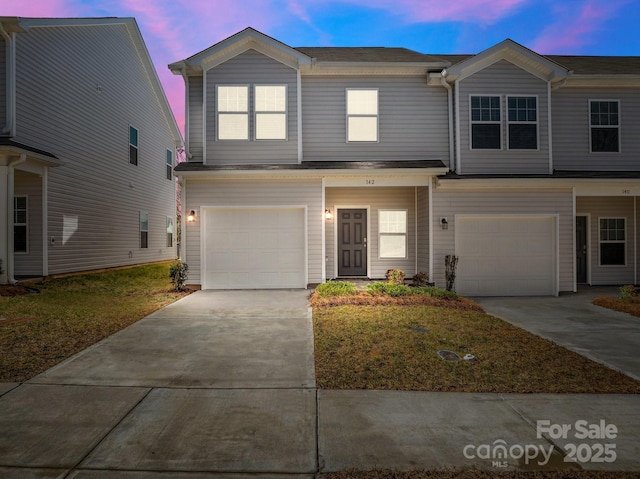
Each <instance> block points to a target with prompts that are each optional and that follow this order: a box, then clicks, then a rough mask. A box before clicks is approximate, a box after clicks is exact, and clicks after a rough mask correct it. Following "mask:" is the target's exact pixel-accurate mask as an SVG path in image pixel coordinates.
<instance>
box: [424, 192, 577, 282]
mask: <svg viewBox="0 0 640 479" xmlns="http://www.w3.org/2000/svg"><path fill="white" fill-rule="evenodd" d="M468 214H472V215H474V214H481V215H482V214H496V215H533V214H535V215H556V214H557V215H559V218H560V222H559V232H558V235H559V236H558V238H559V256H560V259H559V261H560V264H559V270H560V283H559V287H560V291H573V283H574V273H573V256H574V252H573V227H574V226H573V224H574V223H573V193H572V190H571V189H535V190H533V189H532V190H524V189H523V190H500V189H495V190H478V191H443V190H438V189H436V190H435V191H434V192H433V218H432V219H431V227H432V228H433V238H434V240H433V243H434V251H433V260H434V261H433V263H434V265H433V268H434V278H433V279H434V280H435V282H436V284H437V285H438V286H440V287H444V286H445V274H444V258H445V256H446V255H448V254H454V253H455V241H454V239H455V229H456V228H455V215H468ZM442 216H445V217H447V218H448V220H449V228H448V229H447V230H443V229H442V228H441V227H440V225H439V224H438V219H439V218H440V217H442ZM523 254H526V251H523Z"/></svg>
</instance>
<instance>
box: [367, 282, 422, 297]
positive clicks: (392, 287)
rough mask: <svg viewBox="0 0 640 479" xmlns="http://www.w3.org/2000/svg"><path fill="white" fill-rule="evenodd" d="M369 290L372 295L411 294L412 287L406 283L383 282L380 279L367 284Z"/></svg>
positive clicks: (395, 295) (392, 295)
mask: <svg viewBox="0 0 640 479" xmlns="http://www.w3.org/2000/svg"><path fill="white" fill-rule="evenodd" d="M367 291H368V292H369V294H370V295H372V296H391V297H393V298H396V297H398V296H408V295H410V294H411V288H410V287H409V286H405V285H404V284H397V283H383V282H381V281H378V282H376V283H372V284H370V285H368V286H367Z"/></svg>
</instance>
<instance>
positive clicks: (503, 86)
mask: <svg viewBox="0 0 640 479" xmlns="http://www.w3.org/2000/svg"><path fill="white" fill-rule="evenodd" d="M475 95H494V96H500V99H501V107H502V108H501V120H502V130H501V131H502V145H503V147H502V150H477V149H476V150H472V149H471V138H470V134H471V125H470V115H469V105H470V103H469V98H470V96H475ZM507 96H536V97H537V99H538V101H537V107H538V111H537V116H538V149H537V150H509V149H508V126H507V110H506V105H507ZM458 100H459V101H458V105H459V109H460V110H459V124H460V131H459V136H460V163H461V173H462V174H474V173H475V174H499V173H523V174H526V173H549V129H548V125H549V122H548V110H549V101H548V98H547V83H546V82H544V81H542V80H540V79H539V78H537V77H535V76H533V75H531V74H530V73H528V72H526V71H524V70H521V69H520V68H518V67H516V66H515V65H513V64H512V63H509V62H507V61H506V60H502V61H499V62H497V63H495V64H493V65H491V66H490V67H487V68H485V69H484V70H482V71H480V72H478V73H475V74H474V75H472V76H470V77H469V78H465V79H464V80H462V81H461V82H460V86H459V99H458Z"/></svg>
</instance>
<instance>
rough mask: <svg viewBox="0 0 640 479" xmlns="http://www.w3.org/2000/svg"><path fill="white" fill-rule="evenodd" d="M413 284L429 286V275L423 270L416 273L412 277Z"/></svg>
mask: <svg viewBox="0 0 640 479" xmlns="http://www.w3.org/2000/svg"><path fill="white" fill-rule="evenodd" d="M411 286H416V287H418V288H420V287H422V286H429V275H428V274H426V273H423V272H419V273H416V274H414V275H413V277H412V278H411Z"/></svg>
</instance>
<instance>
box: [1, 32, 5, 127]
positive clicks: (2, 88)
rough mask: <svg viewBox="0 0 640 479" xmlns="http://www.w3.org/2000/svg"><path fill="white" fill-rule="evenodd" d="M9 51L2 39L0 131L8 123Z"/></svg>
mask: <svg viewBox="0 0 640 479" xmlns="http://www.w3.org/2000/svg"><path fill="white" fill-rule="evenodd" d="M6 58H7V49H6V46H5V39H4V38H2V37H0V130H1V129H3V128H4V127H5V126H6V123H7V93H6V92H7V61H6Z"/></svg>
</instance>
